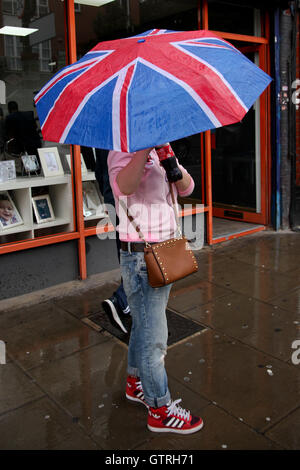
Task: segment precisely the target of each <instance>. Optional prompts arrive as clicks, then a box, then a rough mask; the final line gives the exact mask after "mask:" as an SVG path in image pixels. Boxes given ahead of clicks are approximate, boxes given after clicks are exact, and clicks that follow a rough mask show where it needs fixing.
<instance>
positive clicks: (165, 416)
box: [148, 399, 203, 434]
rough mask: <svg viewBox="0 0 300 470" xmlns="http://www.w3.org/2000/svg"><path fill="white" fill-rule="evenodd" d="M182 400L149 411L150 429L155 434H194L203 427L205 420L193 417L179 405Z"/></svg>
mask: <svg viewBox="0 0 300 470" xmlns="http://www.w3.org/2000/svg"><path fill="white" fill-rule="evenodd" d="M180 402H181V399H179V400H175V401H171V402H170V403H169V404H167V405H166V406H161V407H160V408H151V407H149V410H148V429H150V431H154V432H175V433H177V434H192V433H193V432H197V431H199V430H200V429H201V428H202V427H203V420H202V419H201V418H199V417H198V416H193V415H191V413H190V411H187V410H185V409H183V408H181V407H180V406H178V405H177V404H178V403H180Z"/></svg>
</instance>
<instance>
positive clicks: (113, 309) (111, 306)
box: [104, 299, 127, 333]
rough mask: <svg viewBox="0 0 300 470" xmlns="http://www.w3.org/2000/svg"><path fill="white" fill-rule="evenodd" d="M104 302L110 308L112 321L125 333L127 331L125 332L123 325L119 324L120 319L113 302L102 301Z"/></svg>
mask: <svg viewBox="0 0 300 470" xmlns="http://www.w3.org/2000/svg"><path fill="white" fill-rule="evenodd" d="M104 302H107V303H108V305H109V306H110V309H111V312H112V316H113V319H114V320H115V322H116V323H117V324H118V325H119V327H120V328H121V330H122V331H124V333H127V330H126V328H125V326H124V325H123V323H122V322H121V320H120V317H119V315H118V312H117V310H116V308H115V306H114V304H113V302H112V301H111V300H109V299H106V300H104Z"/></svg>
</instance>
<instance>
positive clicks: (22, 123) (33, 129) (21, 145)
mask: <svg viewBox="0 0 300 470" xmlns="http://www.w3.org/2000/svg"><path fill="white" fill-rule="evenodd" d="M7 107H8V113H9V114H8V115H7V116H6V118H5V124H4V126H5V135H6V141H9V140H11V139H14V140H13V142H12V146H11V149H13V150H10V151H11V152H12V153H17V154H20V153H22V152H27V153H28V154H29V155H36V156H37V157H38V151H37V149H38V148H41V146H42V141H41V138H40V135H39V133H38V129H37V125H36V121H35V119H34V114H33V111H19V106H18V103H17V102H16V101H9V103H8V104H7Z"/></svg>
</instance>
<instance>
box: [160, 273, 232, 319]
mask: <svg viewBox="0 0 300 470" xmlns="http://www.w3.org/2000/svg"><path fill="white" fill-rule="evenodd" d="M228 292H231V291H229V290H228V289H226V288H224V287H222V286H216V285H215V284H213V283H211V282H207V281H205V280H203V279H199V277H198V276H197V275H193V276H189V277H188V278H186V279H182V280H181V281H178V282H176V283H175V284H174V285H173V286H172V289H171V292H170V297H169V302H168V306H169V307H170V308H172V309H174V310H176V311H177V312H182V313H183V312H185V311H187V310H189V309H191V308H192V307H195V306H197V305H201V304H205V303H207V302H209V301H211V300H213V299H215V298H218V297H222V296H224V295H226V294H228Z"/></svg>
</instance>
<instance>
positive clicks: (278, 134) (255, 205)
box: [0, 0, 300, 299]
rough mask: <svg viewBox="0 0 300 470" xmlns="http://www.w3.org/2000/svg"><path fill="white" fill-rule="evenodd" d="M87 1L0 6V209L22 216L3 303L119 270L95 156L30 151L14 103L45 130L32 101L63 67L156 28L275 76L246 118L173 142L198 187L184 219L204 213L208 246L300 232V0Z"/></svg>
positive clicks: (9, 235) (50, 145)
mask: <svg viewBox="0 0 300 470" xmlns="http://www.w3.org/2000/svg"><path fill="white" fill-rule="evenodd" d="M85 3H86V1H85V2H82V3H81V2H80V1H79V0H78V3H77V2H76V3H74V1H73V0H64V1H61V0H0V52H1V60H0V108H1V109H0V120H1V121H0V124H1V128H0V130H1V135H0V146H1V156H0V206H1V200H3V201H5V204H9V205H10V206H11V209H12V211H14V215H15V217H14V218H11V219H10V220H9V221H4V222H2V224H1V222H0V272H1V279H2V281H1V283H0V298H2V299H3V298H8V297H14V296H17V295H21V294H24V293H27V292H31V291H33V290H38V289H42V288H45V287H49V286H52V285H56V284H58V283H62V282H66V281H70V280H74V279H78V278H80V279H85V278H86V277H87V276H90V275H91V274H96V273H100V272H106V271H110V270H112V269H114V268H116V267H118V260H117V255H116V248H115V241H114V238H113V234H114V227H113V225H112V224H111V222H110V220H109V219H108V218H107V214H106V213H105V207H104V205H103V197H102V194H101V192H100V190H99V186H98V184H97V181H96V177H95V172H94V170H95V159H96V151H95V149H87V148H83V147H82V148H80V147H78V146H68V145H60V144H57V143H54V142H46V141H43V140H42V141H41V142H40V144H38V145H36V146H35V148H34V149H33V150H32V147H27V146H26V145H27V144H26V143H25V140H26V138H25V137H23V139H24V142H23V144H24V145H23V148H21V149H20V147H19V148H17V147H16V145H15V144H16V140H17V139H16V137H15V135H14V134H13V131H12V130H11V128H9V126H8V123H9V121H10V120H11V118H9V119H7V116H8V115H9V114H12V113H9V103H11V102H15V103H17V104H18V109H19V115H20V119H25V121H24V123H23V124H22V126H23V128H25V127H26V126H28V129H29V128H30V129H31V131H30V132H33V133H34V132H37V133H39V134H40V128H39V121H38V117H37V114H36V111H35V108H34V103H33V97H34V96H35V95H36V93H37V92H38V91H39V90H40V89H41V87H42V86H43V85H44V84H45V83H46V82H47V81H48V80H49V79H50V78H51V77H52V76H53V75H54V74H55V73H56V72H57V71H58V70H60V69H61V68H62V67H63V66H65V65H66V64H69V63H72V62H74V61H76V60H78V59H79V58H80V57H82V56H83V55H84V54H85V53H86V52H87V51H88V50H90V49H91V48H92V47H93V46H95V45H96V44H97V43H98V42H100V41H106V40H110V39H116V38H122V37H127V36H132V35H136V34H140V33H142V32H143V31H147V30H149V29H153V28H162V29H171V30H180V31H184V30H197V29H209V30H212V31H214V32H215V33H217V34H218V35H220V37H222V38H224V39H226V40H228V41H229V42H231V43H232V44H233V45H234V46H235V47H237V48H238V49H239V50H240V51H241V52H242V53H244V54H245V55H246V56H247V57H248V58H249V59H250V60H252V61H253V62H255V63H256V64H257V65H258V66H259V67H260V68H262V69H263V70H264V71H266V72H267V73H268V74H269V75H271V77H272V79H273V81H272V83H271V85H270V86H269V87H268V89H267V90H266V91H265V92H264V93H263V94H262V95H261V97H260V98H259V100H257V102H256V103H255V104H254V106H253V107H252V108H251V109H250V110H249V112H248V113H247V115H246V116H245V118H244V119H243V120H242V121H241V122H240V123H237V124H234V125H231V126H226V127H223V128H219V129H217V130H215V131H208V132H205V133H201V134H198V135H194V136H191V137H188V138H185V139H180V140H178V141H176V142H173V143H172V145H173V148H174V149H175V152H176V154H177V156H178V158H179V160H180V161H181V163H182V164H183V165H184V166H185V167H187V168H188V170H189V172H190V173H191V174H192V176H193V178H194V180H195V191H194V193H193V195H192V196H191V197H190V198H187V199H186V200H182V201H181V203H182V204H183V203H185V204H189V206H190V209H189V210H183V211H182V214H181V216H182V217H183V218H184V220H192V219H195V218H200V220H201V223H202V224H203V230H204V233H205V243H207V244H210V245H212V244H215V243H219V242H222V241H224V240H229V239H233V238H237V237H240V236H244V235H247V234H250V233H254V232H257V231H260V230H264V229H265V228H266V227H269V228H272V229H274V230H280V229H291V230H299V227H300V215H299V212H300V210H299V206H300V143H299V138H300V129H299V126H300V117H299V113H300V93H299V92H300V74H299V8H300V2H299V0H297V1H296V0H294V1H279V0H278V1H273V2H267V1H262V2H259V1H255V0H254V1H252V0H247V1H244V2H243V1H242V0H225V1H222V0H217V1H215V0H201V1H199V0H185V1H182V0H114V1H107V2H106V3H105V2H104V3H105V4H103V5H101V6H91V5H87V4H85ZM12 28H14V29H12ZM24 126H25V127H24ZM30 126H31V127H30ZM33 127H35V128H36V131H34V130H32V129H33ZM26 128H27V127H26ZM28 132H29V131H28ZM40 137H41V134H40ZM29 148H30V151H28V149H29ZM30 154H33V155H35V158H34V157H31V158H30V159H29V158H27V159H26V158H23V159H22V156H23V157H24V156H25V157H28V155H30ZM11 161H13V162H14V163H13V164H11V163H4V164H3V162H11ZM28 162H29V163H28ZM10 165H11V166H10ZM30 165H31V166H30ZM14 171H15V173H14ZM51 171H52V172H51ZM0 209H1V208H0ZM0 215H1V213H0ZM197 220H198V219H197ZM0 221H1V219H0Z"/></svg>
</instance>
